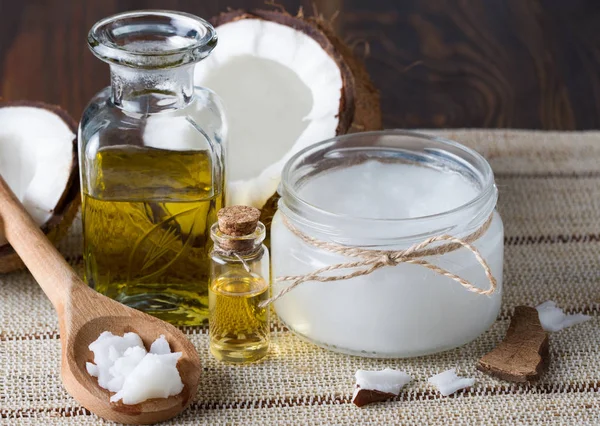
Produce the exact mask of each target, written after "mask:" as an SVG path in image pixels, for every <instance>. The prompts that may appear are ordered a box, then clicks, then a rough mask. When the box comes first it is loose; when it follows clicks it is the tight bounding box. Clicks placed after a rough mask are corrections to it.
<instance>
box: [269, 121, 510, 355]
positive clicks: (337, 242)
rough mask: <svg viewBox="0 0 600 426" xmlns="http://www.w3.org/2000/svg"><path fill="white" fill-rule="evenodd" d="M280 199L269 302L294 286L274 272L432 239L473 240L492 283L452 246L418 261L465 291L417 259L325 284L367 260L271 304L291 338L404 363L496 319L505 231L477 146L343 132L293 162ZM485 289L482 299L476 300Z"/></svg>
mask: <svg viewBox="0 0 600 426" xmlns="http://www.w3.org/2000/svg"><path fill="white" fill-rule="evenodd" d="M340 173H345V175H343V174H340ZM378 173H386V175H385V176H386V177H385V178H381V176H382V175H381V174H378ZM280 195H281V199H280V201H279V210H278V212H277V214H276V215H275V218H274V220H273V224H272V228H271V250H272V264H273V294H274V295H276V294H278V293H279V292H280V291H282V290H284V289H285V288H287V287H288V286H290V285H291V282H293V280H291V281H281V277H284V276H296V277H298V276H300V277H301V276H306V275H307V274H311V273H313V272H314V271H317V270H319V269H321V268H331V267H333V266H336V265H340V264H344V263H348V262H357V261H359V262H360V261H361V260H362V259H363V258H360V257H356V256H354V255H352V256H350V257H349V255H348V254H347V252H344V254H340V253H339V251H338V252H336V250H335V248H338V249H339V248H340V247H344V248H348V247H350V248H355V249H358V252H360V253H363V251H364V250H369V251H374V250H386V253H389V252H388V251H401V250H406V249H408V248H409V247H411V246H414V245H415V244H419V243H423V242H424V241H425V240H426V239H428V238H432V237H436V236H440V235H451V236H453V237H457V238H461V239H465V238H466V239H470V240H473V242H472V244H473V246H475V247H476V248H477V249H478V250H479V252H480V254H481V256H482V257H483V259H484V260H485V261H486V262H487V264H488V265H489V268H490V269H491V274H492V275H493V277H495V280H496V282H495V283H492V282H491V281H493V279H490V277H489V276H487V275H486V272H485V269H484V267H483V266H482V265H481V264H480V263H479V262H478V260H477V259H476V257H475V256H474V255H473V253H471V252H470V251H469V250H467V249H465V248H458V247H455V248H454V249H453V250H450V251H447V252H443V253H442V254H437V255H431V256H424V257H422V258H419V259H417V260H419V261H426V262H429V263H430V264H432V265H435V266H436V267H440V268H443V269H444V270H446V271H449V272H450V273H453V274H456V276H457V277H460V278H462V279H464V280H466V282H468V283H469V284H472V285H473V286H474V289H473V290H474V291H469V290H468V289H467V288H465V286H463V285H461V284H460V283H458V282H456V281H454V280H453V279H451V278H449V277H448V276H444V275H443V274H441V273H440V271H439V270H437V271H436V270H433V269H432V268H429V267H427V266H426V265H424V264H423V263H421V264H412V263H409V262H398V263H397V264H387V263H385V262H384V264H383V265H379V266H380V267H377V268H375V269H374V270H373V271H372V272H371V273H365V274H364V275H360V276H356V277H351V278H350V277H349V278H347V279H344V280H338V281H328V280H327V278H326V277H328V276H336V275H338V276H340V275H344V276H346V274H348V273H352V272H356V271H365V270H366V269H369V267H370V266H372V263H371V264H369V265H366V266H358V267H357V266H353V267H351V268H348V269H339V270H330V271H325V272H323V273H321V274H320V276H321V277H324V279H323V280H322V281H325V282H317V281H314V280H308V281H306V282H302V283H301V284H299V285H297V286H296V287H295V288H294V289H293V290H291V291H289V293H287V294H285V295H284V296H282V297H281V298H280V299H278V300H276V301H275V303H274V306H275V310H276V312H277V314H278V316H279V318H280V319H281V320H282V321H283V322H284V323H285V325H286V326H287V327H288V328H289V329H290V330H291V331H293V332H294V333H296V334H297V335H299V336H300V337H302V338H304V339H306V340H308V341H310V342H313V343H315V344H317V345H319V346H321V347H324V348H327V349H331V350H334V351H337V352H343V353H348V354H352V355H360V356H369V357H410V356H419V355H425V354H430V353H435V352H440V351H443V350H447V349H451V348H455V347H458V346H460V345H463V344H465V343H467V342H470V341H472V340H473V339H475V338H476V337H477V336H479V335H480V334H481V333H483V332H484V331H485V330H487V329H488V328H489V327H490V326H491V325H492V323H493V322H494V321H495V319H496V317H497V315H498V313H499V310H500V303H501V297H502V263H503V252H504V246H503V244H504V242H503V238H504V237H503V225H502V220H501V219H500V216H499V215H498V213H497V212H496V211H495V206H496V200H497V195H498V191H497V189H496V186H495V183H494V176H493V173H492V170H491V168H490V166H489V164H488V163H487V162H486V160H485V159H484V158H483V157H482V156H480V155H479V154H478V153H476V152H475V151H473V150H471V149H468V148H466V147H464V146H462V145H460V144H458V143H456V142H452V141H449V140H445V139H441V138H434V137H429V136H425V135H419V134H416V133H411V132H405V131H383V132H369V133H356V134H352V135H347V136H341V137H337V138H334V139H331V140H328V141H325V142H322V143H319V144H316V145H313V146H311V147H308V148H306V149H304V150H303V151H301V152H299V153H297V154H296V155H295V156H294V157H292V158H291V159H290V160H289V161H288V163H287V165H286V167H285V168H284V171H283V175H282V184H281V186H280ZM332 200H333V201H332ZM477 233H479V234H480V235H477ZM447 243H448V242H447V241H437V242H432V244H431V245H430V246H428V248H434V249H435V248H436V247H440V246H441V245H444V244H447ZM317 245H320V246H319V247H317ZM330 246H331V247H333V249H332V248H331V247H330ZM422 248H423V247H422ZM370 253H371V252H369V254H370ZM386 256H387V255H386ZM386 258H387V257H386ZM415 263H417V262H415ZM278 278H279V279H278ZM494 285H495V290H493V288H492V290H493V291H492V290H490V291H489V292H490V293H491V294H488V295H486V294H478V293H477V291H479V293H481V292H485V291H486V290H488V289H489V288H490V286H494ZM477 289H480V290H477Z"/></svg>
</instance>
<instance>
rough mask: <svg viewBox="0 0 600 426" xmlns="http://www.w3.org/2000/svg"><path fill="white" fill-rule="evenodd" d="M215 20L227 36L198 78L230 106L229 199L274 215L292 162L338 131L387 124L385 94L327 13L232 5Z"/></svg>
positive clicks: (222, 37)
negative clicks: (381, 95) (382, 98)
mask: <svg viewBox="0 0 600 426" xmlns="http://www.w3.org/2000/svg"><path fill="white" fill-rule="evenodd" d="M212 23H213V24H214V25H215V27H216V30H217V34H218V37H219V42H218V45H217V48H216V49H215V50H214V51H213V52H212V54H211V56H209V57H208V58H207V59H206V60H204V61H203V62H202V63H201V64H199V65H198V66H197V67H196V71H195V83H196V84H197V85H199V86H203V87H207V88H209V89H212V90H214V91H215V92H216V93H217V94H218V95H219V96H220V97H221V99H222V100H223V103H224V105H225V109H226V111H227V119H228V134H229V138H228V143H229V145H228V150H229V152H228V160H229V163H228V169H227V173H228V188H227V190H228V194H227V199H228V200H227V201H228V204H230V205H232V204H242V205H249V206H253V207H257V208H261V209H266V211H269V212H270V213H272V211H274V204H275V201H276V197H275V193H276V190H277V186H278V185H279V181H280V176H281V171H282V169H283V166H284V165H285V163H286V161H287V160H288V159H289V158H290V157H291V156H292V155H293V154H295V153H296V152H298V151H299V150H301V149H303V148H305V147H307V146H309V145H312V144H314V143H317V142H320V141H322V140H325V139H328V138H331V137H334V136H336V135H340V134H345V133H348V132H349V131H360V130H375V129H379V128H381V112H380V108H379V95H378V93H377V91H376V90H375V88H374V87H373V85H372V84H371V82H370V80H369V78H368V75H367V73H366V71H365V69H364V67H363V65H362V64H361V62H360V61H359V60H358V59H357V58H356V57H355V56H353V54H352V51H351V49H350V48H349V47H347V46H346V45H345V44H344V43H342V42H341V40H340V39H339V38H337V37H336V36H335V34H334V33H333V31H332V30H331V28H330V26H329V25H328V23H327V22H326V21H324V20H323V19H322V18H318V17H313V18H304V17H302V16H291V15H289V14H287V13H283V12H277V11H263V10H259V11H253V12H245V11H230V12H227V13H224V14H221V15H219V16H218V17H216V18H213V20H212ZM264 213H265V210H264V211H263V214H264ZM263 220H264V217H263Z"/></svg>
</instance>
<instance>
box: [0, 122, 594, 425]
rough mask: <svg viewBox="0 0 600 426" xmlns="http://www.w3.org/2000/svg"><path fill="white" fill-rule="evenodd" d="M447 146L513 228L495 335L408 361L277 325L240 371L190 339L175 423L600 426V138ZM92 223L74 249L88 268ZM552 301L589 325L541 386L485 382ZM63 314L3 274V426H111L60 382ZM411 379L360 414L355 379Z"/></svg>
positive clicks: (572, 337)
mask: <svg viewBox="0 0 600 426" xmlns="http://www.w3.org/2000/svg"><path fill="white" fill-rule="evenodd" d="M429 133H435V134H441V135H444V136H448V137H450V138H453V139H455V140H457V141H460V142H462V143H464V144H466V145H469V146H471V147H474V148H476V149H477V150H478V151H479V152H481V153H482V154H483V155H484V156H486V157H487V158H488V159H489V160H490V162H491V164H492V166H493V169H494V171H495V173H496V180H497V183H498V187H499V188H500V202H499V205H498V208H499V211H500V213H501V215H502V217H503V218H504V223H505V227H506V261H505V294H504V303H503V309H502V312H501V314H500V317H499V318H498V321H497V322H496V323H495V325H494V326H493V327H492V328H491V330H489V331H488V332H487V333H485V334H484V335H483V336H482V337H480V338H479V339H478V340H476V341H475V342H473V343H471V344H468V345H466V346H464V347H462V348H459V349H456V350H452V351H449V352H446V353H443V354H439V355H434V356H427V357H421V358H415V359H406V360H375V359H362V358H356V357H351V356H345V355H339V354H335V353H332V352H328V351H325V350H322V349H319V348H317V347H315V346H312V345H310V344H308V343H304V342H302V341H300V340H299V339H297V338H296V337H294V336H293V335H292V334H291V333H290V332H288V331H287V330H285V329H283V328H282V327H281V326H280V325H279V324H278V323H277V322H274V324H273V338H274V339H273V346H272V350H271V354H270V356H269V357H268V359H267V360H266V361H265V362H262V363H259V364H256V365H252V366H247V367H231V366H226V365H224V364H221V363H219V362H217V361H215V360H214V359H213V358H212V357H211V356H210V355H209V353H208V350H207V347H208V336H207V332H206V329H191V330H187V333H188V334H189V337H190V339H191V341H192V342H193V343H194V344H195V345H196V347H197V348H198V351H199V353H200V357H201V359H202V361H203V371H202V379H201V383H200V390H199V393H198V395H197V398H196V401H195V402H194V403H193V405H192V406H191V407H190V408H189V409H188V410H187V411H186V412H185V413H183V414H182V415H181V416H180V417H178V418H176V419H175V420H173V421H172V422H171V423H168V424H186V425H191V424H213V425H214V424H219V425H224V424H244V425H248V424H293V425H308V424H365V425H389V424H415V425H427V424H431V425H456V424H460V425H467V424H469V425H470V424H473V425H482V424H485V425H500V424H502V425H504V424H506V425H516V424H528V425H532V424H535V425H539V424H544V425H546V424H552V425H554V424H564V425H597V424H600V392H599V388H600V354H599V352H598V351H599V347H600V317H599V316H598V310H599V306H600V303H599V302H600V132H588V133H542V132H529V131H481V130H469V131H466V130H456V131H439V132H429ZM80 232H81V229H80V225H79V223H76V225H75V226H74V227H73V229H72V231H71V233H70V235H69V237H68V238H67V239H66V240H65V241H64V242H63V243H62V245H61V250H62V252H63V253H64V255H65V256H66V257H67V258H68V259H69V261H70V263H71V264H72V265H73V266H75V267H76V268H79V269H81V249H80ZM547 299H552V300H555V301H556V302H558V304H559V305H560V306H561V307H564V308H566V309H567V310H568V311H572V312H584V313H586V314H590V315H592V316H593V319H592V320H591V321H589V322H587V323H584V324H581V325H577V326H574V327H572V328H568V329H565V330H563V331H560V332H558V333H554V334H552V335H551V345H550V350H551V355H552V363H551V367H550V370H549V372H548V373H547V374H546V375H545V376H544V377H543V378H542V380H541V381H539V382H538V383H536V384H533V385H518V384H512V383H508V382H502V381H499V380H495V379H492V378H490V377H488V376H486V375H484V374H482V373H480V372H478V371H476V370H475V363H476V361H477V359H479V357H481V356H482V355H483V354H484V353H486V352H488V351H489V350H490V349H492V348H493V347H494V346H495V345H496V344H497V343H498V341H500V340H501V339H502V337H503V335H504V332H505V330H506V328H507V326H508V323H509V319H510V315H511V313H512V310H513V308H514V306H516V305H520V304H526V305H536V304H538V303H540V302H543V301H545V300H547ZM57 330H58V329H57V322H56V317H55V315H54V312H53V310H52V307H51V305H50V303H49V302H48V301H47V300H46V298H45V297H44V294H43V293H42V291H41V290H40V289H39V287H38V286H37V285H36V283H35V282H34V281H33V280H32V278H31V277H30V275H29V274H28V273H26V272H21V273H13V274H9V275H5V276H0V424H3V425H18V424H27V425H55V424H56V425H58V424H61V425H62V424H65V425H79V424H83V425H98V424H104V422H103V421H102V420H101V419H99V418H97V417H96V416H94V415H92V414H90V413H89V412H87V411H86V410H85V409H83V408H81V407H80V406H78V404H77V403H76V402H75V401H74V400H73V399H71V398H70V397H69V395H68V394H67V393H66V392H65V391H64V390H63V388H62V386H61V381H60V376H59V355H60V350H59V349H60V340H59V335H58V331H57ZM384 367H391V368H398V369H402V370H405V371H406V372H408V373H409V374H410V375H411V376H412V377H413V378H414V380H413V382H412V383H410V384H409V385H408V386H407V387H405V389H404V390H403V391H402V393H401V395H400V396H399V397H398V398H397V399H396V400H395V401H393V402H389V403H381V404H375V405H371V406H368V407H366V408H363V409H360V408H357V407H355V406H354V405H353V404H352V403H351V402H350V400H351V396H352V386H353V382H354V372H355V371H356V370H357V369H359V368H362V369H381V368H384ZM452 367H457V368H458V371H459V372H460V373H461V374H463V375H467V376H471V377H475V378H476V379H477V383H476V385H475V386H474V387H473V388H472V389H470V390H469V391H466V392H460V393H458V394H457V395H455V396H451V397H447V398H444V397H442V396H440V395H439V393H438V392H437V391H436V390H435V389H433V388H432V387H431V386H429V385H428V384H427V378H428V377H430V376H431V375H433V374H435V373H439V372H441V371H443V370H446V369H448V368H452Z"/></svg>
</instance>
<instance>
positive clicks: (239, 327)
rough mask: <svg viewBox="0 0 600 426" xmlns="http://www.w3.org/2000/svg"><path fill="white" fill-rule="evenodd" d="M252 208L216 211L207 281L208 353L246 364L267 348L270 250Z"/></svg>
mask: <svg viewBox="0 0 600 426" xmlns="http://www.w3.org/2000/svg"><path fill="white" fill-rule="evenodd" d="M259 217H260V211H259V210H258V209H255V208H254V207H247V206H231V207H226V208H224V209H221V210H220V211H219V212H218V222H217V223H215V224H214V225H213V226H212V228H211V237H212V239H213V241H214V248H213V250H212V252H211V260H212V262H211V279H210V284H209V293H208V306H209V319H208V323H209V329H210V351H211V353H212V354H213V356H214V357H215V358H217V359H218V360H220V361H225V362H232V363H238V364H239V363H242V364H243V363H249V362H254V361H258V360H259V359H261V358H263V357H264V356H265V355H266V354H267V352H268V350H269V307H260V306H259V305H260V303H261V302H263V301H265V300H267V299H268V297H269V282H270V279H269V277H270V269H269V251H268V249H267V248H266V247H265V246H264V245H263V244H262V242H263V241H264V239H265V226H264V225H263V224H262V223H261V222H259V221H258V219H259Z"/></svg>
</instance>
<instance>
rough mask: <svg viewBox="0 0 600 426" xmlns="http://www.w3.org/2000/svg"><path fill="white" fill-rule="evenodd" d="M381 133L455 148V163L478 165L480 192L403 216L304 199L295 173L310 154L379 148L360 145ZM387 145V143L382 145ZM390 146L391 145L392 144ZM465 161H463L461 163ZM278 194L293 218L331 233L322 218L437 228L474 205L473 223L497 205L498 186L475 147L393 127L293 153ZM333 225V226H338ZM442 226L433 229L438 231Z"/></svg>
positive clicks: (329, 141) (347, 137)
mask: <svg viewBox="0 0 600 426" xmlns="http://www.w3.org/2000/svg"><path fill="white" fill-rule="evenodd" d="M382 137H388V138H390V137H391V138H397V139H402V138H404V139H412V140H414V141H417V142H421V143H423V145H425V144H427V143H428V144H434V145H438V146H439V148H438V151H442V150H444V148H446V149H449V150H452V151H454V152H453V154H452V156H455V157H457V156H461V158H460V160H462V161H461V162H457V163H456V164H458V165H461V166H464V167H465V170H466V169H467V168H468V167H472V168H475V169H477V171H478V173H477V174H476V175H474V176H475V177H476V178H477V184H478V194H477V195H476V196H475V197H474V198H472V199H470V200H469V201H467V202H465V203H463V204H461V205H460V206H457V207H455V208H453V209H450V210H446V211H441V212H437V213H434V214H430V215H426V216H418V217H417V216H415V217H401V218H373V217H360V216H353V215H348V214H343V213H342V214H340V213H335V212H331V211H328V210H326V209H323V208H321V207H319V206H315V205H313V204H311V203H309V202H308V201H306V200H305V199H303V198H302V197H301V196H300V194H299V192H298V190H297V188H295V187H294V183H295V182H294V177H293V174H294V173H295V172H297V169H298V168H299V167H300V166H301V165H303V164H306V162H307V161H310V158H311V157H312V158H314V157H316V156H318V153H322V152H325V151H327V150H329V149H331V148H332V147H344V145H349V146H354V147H355V148H356V147H357V146H362V147H364V149H367V150H368V149H369V148H374V149H375V148H377V146H368V145H361V144H360V141H361V140H370V141H373V140H375V141H376V140H378V139H379V138H382ZM380 148H385V147H380ZM389 149H392V148H391V147H389ZM461 163H462V164H461ZM279 195H280V196H281V199H280V201H279V208H280V209H281V210H283V212H284V213H285V214H286V215H288V216H289V215H290V214H291V215H292V216H293V217H294V219H295V220H296V221H298V222H300V223H302V224H304V225H306V226H312V227H316V228H319V229H320V230H321V231H323V232H325V233H329V232H328V231H330V230H331V229H329V228H331V227H332V226H319V223H320V222H327V221H335V222H334V223H335V224H336V225H335V226H341V224H340V221H344V220H348V221H359V222H360V223H361V224H362V225H368V224H373V225H378V226H381V225H382V224H401V225H402V226H407V227H409V226H410V224H414V223H417V222H419V223H422V222H427V223H431V224H432V227H433V228H436V222H440V221H441V220H442V221H444V222H446V223H451V222H452V220H451V218H452V217H455V216H457V215H460V214H461V212H464V211H466V210H468V209H473V212H474V213H477V214H476V216H477V218H476V220H475V219H474V220H473V223H474V224H473V226H476V224H475V222H477V223H478V224H481V223H483V222H484V221H485V220H486V219H487V218H488V217H489V215H490V214H491V212H492V211H493V209H494V208H495V204H496V200H497V188H496V185H495V181H494V174H493V171H492V168H491V166H490V165H489V163H488V162H487V160H486V159H485V158H484V157H483V156H482V155H481V154H479V153H478V152H476V151H475V150H473V149H471V148H468V147H466V146H464V145H462V144H460V143H458V142H456V141H452V140H450V139H446V138H442V137H437V136H430V135H426V134H423V133H418V132H413V131H406V130H399V129H391V130H382V131H372V132H360V133H353V134H349V135H343V136H336V137H334V138H331V139H327V140H325V141H322V142H319V143H316V144H314V145H311V146H309V147H306V148H304V149H302V150H301V151H299V152H297V153H296V154H294V155H293V156H292V157H291V158H290V159H289V160H288V161H287V163H286V164H285V166H284V168H283V171H282V180H281V184H280V187H279ZM335 226H333V227H335ZM444 229H445V230H447V227H446V228H444ZM438 231H439V229H436V231H433V232H432V233H433V234H435V233H438Z"/></svg>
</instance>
